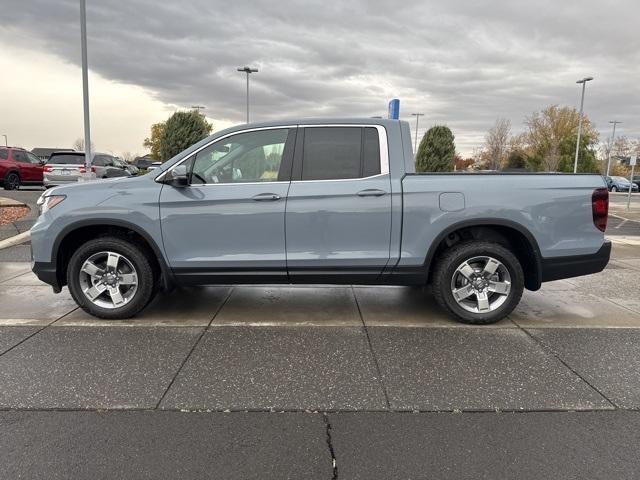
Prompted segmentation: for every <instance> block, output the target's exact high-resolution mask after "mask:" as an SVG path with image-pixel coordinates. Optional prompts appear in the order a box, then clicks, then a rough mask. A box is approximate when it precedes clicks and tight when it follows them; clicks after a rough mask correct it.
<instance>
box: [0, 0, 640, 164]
mask: <svg viewBox="0 0 640 480" xmlns="http://www.w3.org/2000/svg"><path fill="white" fill-rule="evenodd" d="M87 16H88V19H87V23H88V26H87V29H88V39H89V67H90V70H91V77H90V91H91V121H92V129H93V138H94V143H95V144H96V146H97V148H98V149H99V150H103V151H113V152H115V153H121V152H123V151H125V150H126V151H132V152H143V151H144V149H143V147H142V141H143V139H144V137H145V136H146V135H148V131H149V126H150V124H151V123H153V122H157V121H161V120H164V119H166V117H167V116H168V115H169V114H170V113H171V112H173V111H174V110H175V109H179V108H186V107H190V106H191V105H193V104H199V105H205V106H206V107H207V108H206V110H205V113H206V114H207V116H208V117H209V119H210V120H211V121H212V122H213V124H214V128H215V129H220V128H224V127H226V126H229V125H230V124H236V123H242V122H244V116H245V96H244V95H245V83H244V76H243V75H244V74H242V73H239V72H237V71H236V67H238V66H242V65H245V64H248V65H251V66H254V67H257V68H259V70H260V72H259V73H257V74H255V75H253V76H252V87H251V92H252V96H251V105H252V120H266V119H274V118H282V117H298V116H304V117H308V116H373V115H386V108H387V102H388V100H389V99H390V98H393V97H397V98H400V100H401V108H400V112H401V117H402V118H405V119H411V117H410V113H411V112H416V111H417V112H423V113H424V114H425V116H424V117H422V119H421V128H420V129H419V133H420V134H422V132H423V128H422V127H423V126H424V127H428V126H430V125H433V124H436V123H445V124H447V125H449V127H451V129H452V130H453V132H454V134H455V136H456V145H457V148H458V150H459V151H460V152H462V153H463V154H470V153H471V152H472V151H473V149H474V148H475V147H479V146H481V143H482V139H483V136H484V133H485V131H486V130H487V129H488V128H489V127H490V126H491V125H492V124H493V122H494V121H495V118H496V117H498V116H503V117H506V118H508V119H510V120H511V122H512V124H513V127H514V130H515V131H519V130H522V129H523V119H524V117H525V116H526V115H528V114H530V113H531V112H532V111H534V110H539V109H541V108H543V107H544V106H546V105H548V104H552V103H557V104H561V105H570V106H579V96H580V90H579V86H578V85H576V84H575V81H576V80H577V79H578V78H581V77H583V76H585V75H592V76H594V77H595V80H594V81H593V82H590V83H589V84H588V85H587V94H586V100H585V112H586V113H587V114H588V115H589V116H590V117H591V118H592V120H593V121H594V122H595V123H596V126H597V127H598V129H599V130H600V132H601V138H602V139H604V138H606V137H607V136H608V135H610V125H609V123H608V122H609V120H613V119H618V120H622V121H623V122H624V123H623V124H622V125H620V126H619V127H618V128H619V130H618V131H619V132H621V133H622V134H626V135H628V136H629V137H632V138H636V137H640V86H639V85H640V34H639V33H638V19H639V18H640V3H638V2H637V0H636V1H632V0H629V1H616V2H603V1H584V0H583V1H559V0H555V1H536V0H532V1H528V2H524V1H514V0H504V1H480V0H467V1H458V0H456V1H438V2H435V1H425V0H404V1H402V2H395V1H389V0H387V1H378V0H373V1H356V0H350V1H348V2H347V1H342V2H335V1H331V0H329V1H327V0H323V1H309V0H307V1H293V2H292V1H278V2H275V1H273V0H272V1H263V0H257V1H251V2H249V1H239V0H234V1H231V0H226V1H218V0H184V1H170V0H169V1H164V2H158V1H157V0H127V1H126V2H125V1H122V0H87ZM0 17H1V18H2V20H3V21H2V28H0V65H2V72H1V73H0V112H2V113H1V114H0V134H3V133H6V134H7V135H8V136H9V142H10V143H11V144H16V145H22V146H25V147H28V148H32V147H35V146H51V147H68V146H70V145H71V143H72V142H73V141H74V140H75V139H76V138H78V137H80V136H82V97H81V94H82V93H81V76H80V69H79V65H80V26H79V0H68V1H67V0H2V1H1V3H0ZM412 128H413V125H412Z"/></svg>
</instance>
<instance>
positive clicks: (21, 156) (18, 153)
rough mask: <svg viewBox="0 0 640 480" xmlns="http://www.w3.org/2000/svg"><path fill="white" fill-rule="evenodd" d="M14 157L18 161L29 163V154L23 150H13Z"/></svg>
mask: <svg viewBox="0 0 640 480" xmlns="http://www.w3.org/2000/svg"><path fill="white" fill-rule="evenodd" d="M13 159H14V160H15V161H16V162H20V163H29V159H28V158H27V154H26V153H24V152H23V151H22V150H14V151H13Z"/></svg>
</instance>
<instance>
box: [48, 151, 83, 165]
mask: <svg viewBox="0 0 640 480" xmlns="http://www.w3.org/2000/svg"><path fill="white" fill-rule="evenodd" d="M51 163H54V164H63V165H83V164H84V153H61V154H59V155H56V154H55V153H54V154H53V155H51V157H49V160H47V164H51Z"/></svg>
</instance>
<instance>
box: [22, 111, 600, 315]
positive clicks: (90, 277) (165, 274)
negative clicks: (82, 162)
mask: <svg viewBox="0 0 640 480" xmlns="http://www.w3.org/2000/svg"><path fill="white" fill-rule="evenodd" d="M411 138H412V136H411V132H410V130H409V124H408V123H407V122H403V121H397V120H381V119H349V120H340V121H335V120H334V121H323V120H310V121H309V120H306V121H300V122H286V123H279V122H269V123H261V124H252V125H243V126H239V127H234V128H230V129H227V130H224V131H222V132H218V133H216V134H214V135H212V136H210V137H208V138H206V139H204V140H202V141H201V142H198V143H197V144H195V145H193V146H192V147H190V148H188V149H187V150H185V151H184V152H182V154H179V155H177V156H176V157H175V158H174V159H173V160H171V161H169V162H166V163H165V164H163V165H161V166H159V167H158V168H157V171H156V172H153V173H152V174H148V175H144V176H139V177H132V178H126V179H115V180H113V181H111V182H98V183H90V184H86V183H81V184H76V185H73V186H66V187H59V188H57V189H55V190H54V191H49V192H45V193H44V194H43V196H42V197H41V198H40V200H39V202H38V203H39V204H40V206H41V209H42V214H41V215H40V217H39V218H38V220H37V222H36V223H35V225H34V226H33V228H32V229H31V248H32V255H33V260H34V263H33V271H34V272H35V273H36V275H37V276H38V277H39V278H40V279H41V280H43V281H45V282H47V283H49V284H50V285H52V286H53V289H54V291H56V292H59V291H60V289H61V288H62V287H63V286H64V285H65V284H66V285H68V287H69V291H70V292H71V295H72V296H73V298H74V300H75V301H76V302H77V304H78V305H79V306H80V307H81V308H82V309H84V310H85V311H87V312H89V313H90V314H92V315H95V316H97V317H101V318H125V317H130V316H132V315H135V314H136V313H138V312H139V311H141V310H142V309H143V308H144V307H145V306H146V305H147V304H148V303H149V302H150V300H151V298H152V296H153V295H154V293H155V292H156V291H157V290H158V288H160V287H164V288H169V287H170V286H171V285H174V284H177V285H193V284H198V285H209V284H229V283H304V284H309V283H311V284H313V283H323V284H324V283H333V284H383V285H425V284H427V283H431V285H432V291H433V293H434V296H435V298H436V300H437V301H438V302H439V304H440V305H442V307H443V308H444V309H445V310H446V311H448V312H449V313H450V314H451V315H452V316H453V317H455V318H457V319H459V320H460V321H462V322H466V323H472V324H486V323H491V322H495V321H497V320H500V319H501V318H503V317H505V316H506V315H508V314H509V313H510V312H511V311H512V310H513V309H514V308H515V306H516V305H517V304H518V302H519V301H520V297H521V296H522V293H523V289H524V288H527V289H529V290H538V289H539V288H540V285H541V283H542V282H546V281H550V280H557V279H561V278H567V277H574V276H579V275H587V274H590V273H595V272H599V271H601V270H602V269H603V268H604V267H605V266H606V264H607V262H608V261H609V255H610V252H611V243H610V242H609V241H606V240H605V239H604V231H605V228H606V225H607V212H608V205H609V192H607V189H606V187H605V183H604V181H603V179H602V177H601V176H600V175H571V174H564V175H563V174H552V175H548V174H539V173H536V174H511V175H504V174H501V173H473V174H470V173H436V174H417V173H416V172H415V165H414V160H413V152H412V148H411ZM230 145H233V148H229V146H230ZM559 205H561V207H562V208H559Z"/></svg>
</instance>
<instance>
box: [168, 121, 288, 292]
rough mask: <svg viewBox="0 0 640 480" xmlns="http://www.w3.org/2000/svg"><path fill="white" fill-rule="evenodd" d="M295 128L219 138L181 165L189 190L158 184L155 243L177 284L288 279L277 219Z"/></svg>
mask: <svg viewBox="0 0 640 480" xmlns="http://www.w3.org/2000/svg"><path fill="white" fill-rule="evenodd" d="M295 135H296V129H295V128H287V127H283V128H267V129H259V130H252V131H247V132H242V133H237V134H232V135H229V136H226V137H224V138H222V139H220V140H218V141H215V142H214V143H211V144H209V145H208V146H206V147H204V148H202V149H200V150H199V151H196V152H195V153H194V154H193V155H191V156H190V157H189V158H188V159H187V160H185V163H186V164H187V171H188V172H189V185H188V186H186V187H174V186H170V185H164V186H163V187H162V191H161V193H160V217H161V225H162V238H163V242H164V249H165V253H166V255H167V258H168V261H169V264H170V266H171V268H172V269H173V271H174V274H175V275H176V276H177V277H178V279H179V280H180V281H182V282H184V283H243V282H250V281H251V280H252V279H255V278H257V277H258V276H259V277H264V278H266V279H267V280H268V281H273V282H280V281H282V282H284V281H286V280H287V272H286V255H285V238H284V215H285V203H286V198H287V190H288V188H289V181H290V177H291V162H292V158H293V145H294V142H295Z"/></svg>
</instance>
